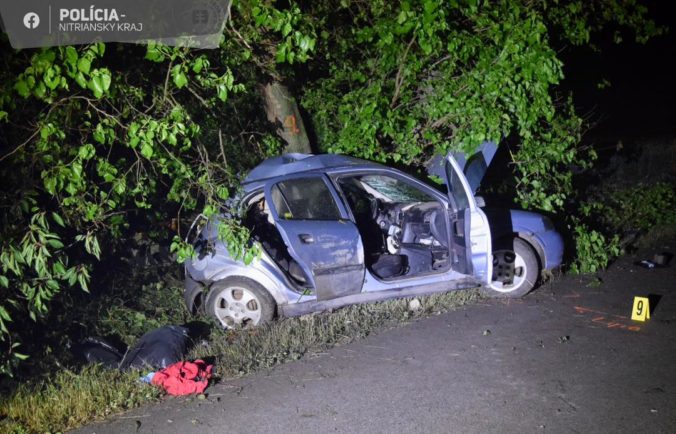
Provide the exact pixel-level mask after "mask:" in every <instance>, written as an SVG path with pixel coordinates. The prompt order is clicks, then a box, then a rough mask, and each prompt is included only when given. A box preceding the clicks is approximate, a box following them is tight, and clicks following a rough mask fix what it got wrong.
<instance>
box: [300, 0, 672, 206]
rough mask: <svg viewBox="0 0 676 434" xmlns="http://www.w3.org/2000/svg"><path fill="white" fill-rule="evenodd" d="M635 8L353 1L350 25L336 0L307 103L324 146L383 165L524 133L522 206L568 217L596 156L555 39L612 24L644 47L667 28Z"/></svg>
mask: <svg viewBox="0 0 676 434" xmlns="http://www.w3.org/2000/svg"><path fill="white" fill-rule="evenodd" d="M625 3H626V2H625ZM634 6H635V5H634V4H633V2H628V3H626V4H624V5H622V4H620V3H619V2H613V1H604V2H595V3H593V4H590V3H589V2H566V3H565V4H559V3H558V2H546V1H541V2H514V1H497V2H480V1H469V0H468V1H451V2H448V1H443V0H424V1H396V2H381V1H376V2H351V1H343V2H341V7H340V8H339V10H338V12H339V14H341V15H339V16H341V17H347V16H349V17H351V18H352V21H353V25H351V26H345V25H344V24H343V23H344V21H345V19H347V18H345V19H340V18H338V17H336V14H335V13H334V14H328V13H327V11H328V9H329V8H333V3H331V4H330V5H329V4H328V2H319V3H317V5H316V6H315V8H316V9H315V11H314V13H315V15H317V16H321V15H322V13H326V14H325V15H324V16H326V17H327V18H326V19H325V20H324V21H323V24H322V28H324V29H325V30H324V31H323V32H322V33H321V38H320V41H319V45H318V52H319V53H320V54H321V55H323V56H324V57H325V58H326V61H325V62H321V63H319V65H320V66H321V69H320V70H318V71H317V73H318V74H322V76H321V78H320V79H319V80H317V81H316V83H314V84H313V85H312V86H309V87H308V88H307V90H306V92H305V94H304V99H303V104H304V105H305V106H306V107H307V108H308V110H309V111H310V113H311V115H312V118H313V121H314V123H315V128H316V130H317V134H318V136H319V139H320V143H321V144H322V145H323V146H324V149H326V150H328V151H331V152H340V153H347V154H351V155H357V156H361V157H365V158H368V159H373V160H378V161H394V162H399V161H401V162H403V163H406V164H410V163H417V164H419V163H424V162H426V161H428V159H429V157H430V156H431V155H432V154H434V153H443V154H445V153H446V152H448V151H449V150H463V151H466V152H472V151H473V150H474V149H476V147H477V146H478V145H479V144H481V143H482V142H483V141H486V140H492V141H495V142H501V141H502V139H503V138H514V139H515V140H518V142H519V144H520V147H519V150H518V152H516V153H515V154H514V155H513V162H514V169H515V172H516V177H517V180H518V182H519V186H518V187H519V189H518V195H519V197H518V200H519V202H520V204H521V205H522V206H524V207H531V208H539V209H542V210H545V211H553V210H560V209H561V208H562V207H563V205H564V202H565V201H566V200H567V199H568V198H569V197H571V195H572V194H573V191H572V183H571V176H572V175H571V173H570V171H569V170H568V167H569V166H570V165H571V164H577V165H580V166H582V167H585V166H588V164H589V161H590V159H593V155H591V156H590V155H588V153H587V152H584V151H583V150H581V149H579V148H578V147H577V146H578V142H579V135H580V127H581V124H582V121H581V119H580V118H578V117H577V116H576V115H575V113H574V111H573V109H572V103H571V101H570V100H566V101H565V102H563V103H562V102H560V101H557V99H556V98H555V97H554V94H553V90H554V86H555V85H557V84H559V83H560V81H561V80H562V78H563V72H562V63H561V61H560V60H559V59H558V57H557V51H556V50H555V47H554V44H553V43H552V42H551V40H552V36H550V34H551V33H553V34H554V35H555V36H557V37H559V36H560V37H563V38H564V39H565V40H566V41H568V42H573V43H585V42H588V41H589V38H590V35H591V34H592V33H593V32H594V31H595V30H598V29H599V28H601V27H602V26H603V25H604V24H606V23H608V22H610V21H613V22H615V23H617V24H620V25H623V26H625V27H626V28H629V29H632V30H634V31H636V32H637V33H636V36H637V38H638V39H639V40H644V39H645V38H646V37H648V36H651V35H654V34H657V33H659V32H661V29H658V28H656V27H655V26H654V24H653V23H652V22H650V21H649V20H647V19H646V16H645V13H646V11H645V8H643V7H634ZM323 8H324V9H323ZM646 23H647V26H645V27H644V24H646ZM555 29H558V31H555ZM555 39H556V38H555Z"/></svg>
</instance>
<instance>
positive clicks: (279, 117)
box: [262, 82, 312, 154]
mask: <svg viewBox="0 0 676 434" xmlns="http://www.w3.org/2000/svg"><path fill="white" fill-rule="evenodd" d="M262 91H263V96H264V97H265V113H266V114H267V116H268V120H269V121H270V122H273V123H274V124H275V125H278V126H279V127H280V128H278V129H277V134H279V136H280V137H281V138H282V139H284V141H285V142H286V146H285V147H284V151H283V152H284V153H290V152H300V153H304V154H310V153H312V149H311V148H310V140H309V139H308V136H307V133H306V131H305V126H304V125H303V118H301V116H300V111H299V110H298V104H296V99H295V98H294V97H293V95H291V93H290V92H289V89H287V88H286V86H284V85H282V84H280V83H277V82H274V83H269V84H267V85H265V86H263V89H262Z"/></svg>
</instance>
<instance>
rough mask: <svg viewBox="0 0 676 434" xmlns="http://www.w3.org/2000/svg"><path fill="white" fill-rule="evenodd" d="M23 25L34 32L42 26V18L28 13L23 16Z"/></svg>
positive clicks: (33, 13)
mask: <svg viewBox="0 0 676 434" xmlns="http://www.w3.org/2000/svg"><path fill="white" fill-rule="evenodd" d="M23 25H24V26H26V28H27V29H30V30H33V29H35V28H37V26H39V25H40V17H39V16H38V14H36V13H35V12H28V13H27V14H26V15H24V16H23Z"/></svg>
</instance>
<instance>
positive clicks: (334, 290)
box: [265, 174, 365, 300]
mask: <svg viewBox="0 0 676 434" xmlns="http://www.w3.org/2000/svg"><path fill="white" fill-rule="evenodd" d="M265 199H266V201H268V204H269V205H270V211H271V214H272V217H273V219H274V222H275V226H276V227H277V229H278V230H279V233H280V234H281V236H282V239H283V240H284V243H285V244H286V246H287V248H288V251H289V255H290V256H291V257H292V258H293V259H294V260H295V261H296V262H298V264H299V265H300V267H301V268H302V269H303V272H304V273H305V275H306V277H307V278H308V279H309V282H310V284H311V285H312V286H313V287H314V288H315V291H316V294H317V300H328V299H332V298H336V297H342V296H345V295H350V294H356V293H359V292H361V289H362V284H363V281H364V273H365V267H364V249H363V246H362V241H361V238H360V236H359V232H358V230H357V227H356V226H355V224H354V223H352V222H351V221H350V220H349V218H348V214H347V210H346V209H345V207H344V206H343V204H342V202H340V201H339V200H338V195H337V193H336V191H335V190H334V188H333V186H332V184H331V183H330V182H329V180H328V178H327V177H326V176H325V175H323V174H316V175H304V176H287V177H284V178H282V179H281V180H280V179H276V180H274V181H271V182H269V183H268V184H267V185H266V187H265Z"/></svg>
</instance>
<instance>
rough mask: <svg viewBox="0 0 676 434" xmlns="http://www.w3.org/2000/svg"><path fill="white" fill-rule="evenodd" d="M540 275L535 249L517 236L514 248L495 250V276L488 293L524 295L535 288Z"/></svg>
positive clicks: (508, 295)
mask: <svg viewBox="0 0 676 434" xmlns="http://www.w3.org/2000/svg"><path fill="white" fill-rule="evenodd" d="M539 275H540V266H539V264H538V258H537V256H536V253H535V251H534V250H533V249H532V248H531V247H530V246H529V245H528V243H526V242H525V241H524V240H522V239H520V238H515V239H514V250H497V251H495V252H493V278H492V281H491V284H490V286H489V288H488V291H487V293H488V295H490V296H493V297H515V298H516V297H523V296H524V295H526V294H528V293H529V292H530V290H531V289H533V287H534V286H535V283H536V282H537V279H538V276H539Z"/></svg>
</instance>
